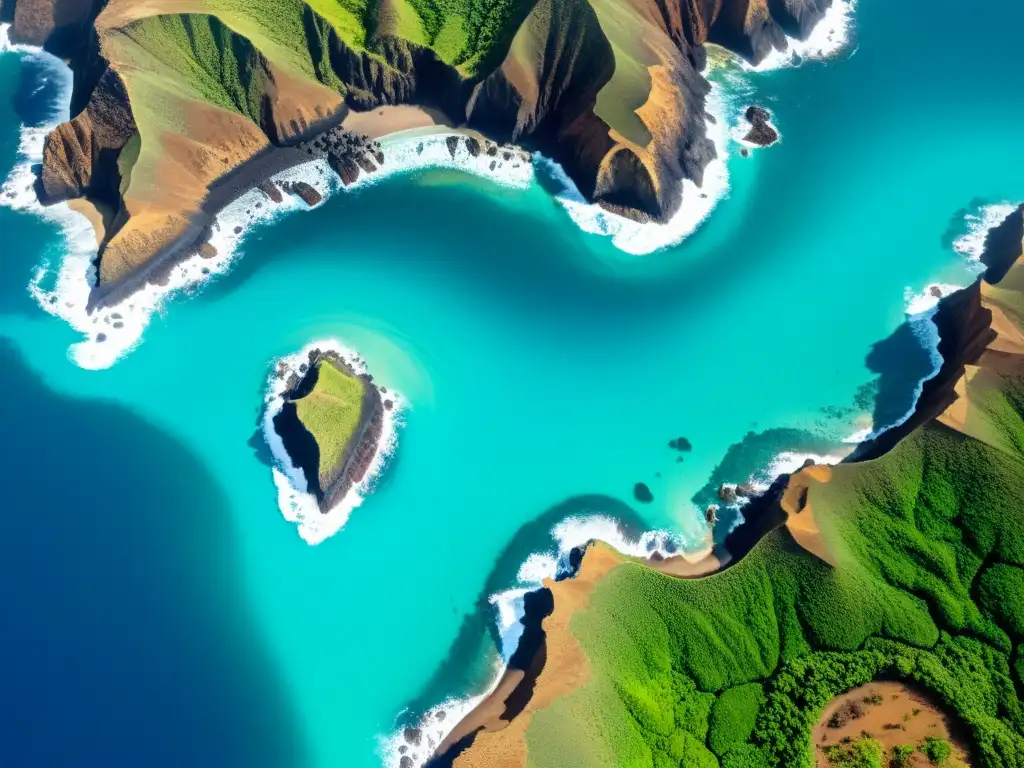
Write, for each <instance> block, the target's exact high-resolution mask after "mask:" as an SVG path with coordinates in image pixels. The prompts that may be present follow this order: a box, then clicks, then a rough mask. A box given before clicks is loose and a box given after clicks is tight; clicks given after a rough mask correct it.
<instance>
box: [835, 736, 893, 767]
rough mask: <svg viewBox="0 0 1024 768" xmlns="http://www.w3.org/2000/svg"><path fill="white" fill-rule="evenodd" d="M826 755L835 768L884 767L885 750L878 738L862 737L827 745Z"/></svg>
mask: <svg viewBox="0 0 1024 768" xmlns="http://www.w3.org/2000/svg"><path fill="white" fill-rule="evenodd" d="M825 756H826V757H827V758H828V762H829V765H832V766H835V768H882V764H883V763H882V761H883V760H884V759H885V750H883V749H882V744H881V743H880V742H879V741H878V739H872V738H861V739H857V740H855V741H850V742H846V743H843V744H833V745H832V746H830V747H825Z"/></svg>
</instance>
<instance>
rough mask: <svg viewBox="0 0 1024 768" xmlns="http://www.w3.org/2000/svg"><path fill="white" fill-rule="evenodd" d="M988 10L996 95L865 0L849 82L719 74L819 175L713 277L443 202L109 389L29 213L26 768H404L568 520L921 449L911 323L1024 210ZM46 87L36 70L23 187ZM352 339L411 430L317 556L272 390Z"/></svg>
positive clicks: (14, 320)
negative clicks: (968, 219) (266, 421)
mask: <svg viewBox="0 0 1024 768" xmlns="http://www.w3.org/2000/svg"><path fill="white" fill-rule="evenodd" d="M984 13H986V14H988V16H989V18H988V20H987V21H985V20H979V21H985V23H983V24H982V25H981V26H983V27H984V28H985V30H986V42H985V53H984V59H983V60H982V61H980V62H979V63H976V64H972V63H971V62H970V59H969V57H968V54H967V52H966V50H964V49H958V55H955V56H954V55H951V54H950V51H949V45H950V42H949V41H951V40H957V39H960V37H961V35H962V31H963V30H962V26H963V23H964V22H963V14H962V9H961V6H960V4H959V3H956V2H954V1H953V0H939V1H938V2H936V1H935V0H929V2H927V3H926V2H925V0H913V1H912V2H906V3H902V4H900V5H899V7H894V6H893V5H892V4H889V3H884V2H883V1H882V0H860V2H859V4H858V8H857V34H856V39H855V42H854V44H853V46H851V48H850V49H849V50H848V51H847V52H846V53H845V54H842V55H840V56H839V57H838V58H836V59H834V60H831V61H828V62H824V63H820V62H809V63H807V64H805V65H804V66H802V67H799V68H793V69H784V70H781V71H776V72H769V73H743V74H738V73H735V72H734V73H732V74H730V75H729V76H725V75H724V74H722V73H718V74H717V75H716V77H717V78H719V79H720V80H721V82H722V83H723V86H724V88H725V89H726V91H725V92H726V95H728V94H732V101H731V102H730V110H731V113H732V114H734V115H735V114H736V113H738V111H739V110H740V109H741V108H742V107H743V106H744V105H745V103H746V100H747V99H748V98H752V99H754V100H756V101H758V102H760V103H765V104H767V105H768V106H770V107H771V108H772V109H773V111H774V113H775V114H774V122H775V124H776V125H778V126H779V128H780V130H781V131H782V134H783V141H782V143H781V144H780V145H779V146H777V147H774V148H771V149H769V150H764V151H758V152H756V153H754V156H753V157H751V158H747V159H744V158H741V157H739V156H738V154H734V155H733V156H732V157H730V159H729V174H730V183H731V192H730V196H729V198H728V199H727V200H725V201H723V202H722V203H721V204H720V205H719V206H718V208H717V209H716V211H715V213H714V214H713V216H712V218H711V219H710V220H709V221H708V222H707V223H706V224H705V226H704V227H703V228H701V229H700V231H699V232H698V233H697V234H695V235H694V236H692V237H691V238H690V239H688V240H687V241H685V242H684V243H683V244H682V245H680V246H678V247H674V248H671V249H667V250H664V251H659V252H657V253H655V254H651V255H649V256H633V255H629V254H625V253H623V252H621V251H618V250H616V249H615V248H614V246H613V245H612V244H611V243H610V241H609V240H608V239H607V238H603V237H600V236H598V235H591V234H586V233H584V232H582V231H581V230H580V229H579V228H578V227H577V226H576V225H575V224H573V222H572V221H571V220H570V218H569V217H568V215H567V214H566V212H565V210H564V209H563V208H562V206H561V205H559V203H557V202H556V201H554V200H553V199H552V198H551V196H550V195H549V194H548V193H547V192H545V191H544V189H543V188H541V187H540V186H537V185H535V186H533V187H531V188H529V189H526V190H516V189H508V188H502V187H498V186H496V185H494V184H493V183H490V182H487V181H486V180H483V179H478V178H474V177H468V176H466V175H464V174H460V173H457V172H453V171H448V170H444V171H425V172H417V173H416V174H414V175H411V176H408V177H404V178H394V179H390V180H388V181H387V182H385V183H382V184H377V185H374V186H370V187H367V188H365V189H362V190H360V191H358V192H355V193H350V194H341V195H338V196H335V197H333V198H331V199H330V200H329V201H328V202H327V203H326V204H325V205H323V206H321V207H320V208H317V209H316V210H313V211H310V212H307V213H301V214H293V215H289V216H287V217H285V218H283V219H282V220H279V221H277V222H275V223H273V224H269V225H266V226H262V227H260V228H258V229H257V230H255V231H253V232H252V233H251V234H250V235H249V236H248V238H247V239H246V240H245V242H244V245H243V247H242V251H243V255H242V257H241V259H240V260H239V261H238V262H237V263H236V265H235V267H234V269H233V270H232V271H231V272H230V273H229V274H228V275H226V276H224V277H221V278H218V279H217V280H216V281H214V282H213V283H212V284H210V285H208V286H207V287H206V288H205V289H204V290H202V291H201V292H200V293H199V294H198V295H197V296H194V297H192V298H190V299H187V300H186V299H183V298H179V299H177V300H175V301H173V302H171V303H170V304H169V305H168V307H167V309H166V312H165V313H164V314H162V315H161V316H158V317H156V318H154V320H153V322H152V324H151V325H150V327H149V328H148V329H147V331H146V333H145V339H144V342H143V343H142V344H141V345H140V346H139V347H138V348H137V349H136V350H134V351H133V352H132V353H131V354H130V355H128V356H127V357H125V358H124V359H123V360H121V361H120V362H118V363H117V364H116V365H115V366H113V367H112V368H110V369H109V370H105V371H85V370H82V369H80V368H78V367H77V366H75V365H73V364H72V363H71V362H70V361H69V359H68V356H67V349H68V346H69V344H71V343H73V342H75V341H77V339H78V338H79V337H78V335H77V334H75V333H74V332H72V331H71V330H70V329H69V328H68V327H66V326H65V325H64V324H63V323H62V322H61V321H59V320H58V319H56V318H53V317H51V316H50V315H47V314H45V313H44V312H42V311H41V310H40V309H39V308H38V307H37V306H36V305H35V303H34V301H33V299H32V298H31V297H30V296H29V293H28V291H27V289H26V286H27V285H28V284H29V282H30V281H31V279H32V277H33V274H34V271H35V269H36V267H37V265H39V264H40V263H41V262H43V261H46V260H49V261H50V263H51V264H56V262H57V261H58V260H59V258H60V255H61V254H62V252H63V250H64V249H65V248H66V244H65V240H64V238H63V236H62V235H61V232H60V230H59V228H58V227H57V226H56V225H55V224H53V223H52V222H47V221H44V220H41V219H39V218H37V217H34V216H31V215H29V214H26V213H20V212H15V211H11V210H8V209H0V231H2V233H3V238H2V239H3V245H2V246H0V248H2V250H3V257H2V258H0V336H2V337H3V338H4V339H5V340H6V341H5V342H4V346H3V347H2V348H0V354H2V355H3V358H4V359H3V360H2V361H0V364H2V365H3V370H4V371H5V375H4V377H3V379H2V381H0V394H2V395H3V397H2V398H0V403H3V409H4V413H3V416H4V423H5V433H4V434H5V437H6V440H5V445H6V446H7V447H6V449H5V459H6V460H5V461H4V463H3V465H2V467H0V479H2V480H3V482H4V487H5V493H6V498H7V499H8V504H7V505H5V506H6V507H7V514H5V515H4V516H3V526H4V530H3V532H4V534H5V535H3V536H2V537H0V541H2V542H3V543H2V544H0V547H2V556H0V562H3V563H4V565H3V566H2V567H3V568H4V569H5V576H6V577H7V578H6V582H7V583H8V584H15V585H17V588H16V590H15V591H14V592H13V594H11V593H8V596H7V597H5V599H4V603H3V604H4V607H5V608H6V609H7V615H8V616H10V617H12V621H13V623H14V624H16V625H17V627H18V631H16V632H12V633H5V637H4V639H3V640H2V641H0V643H2V646H0V647H2V648H3V650H4V651H5V655H6V656H7V657H8V658H17V659H19V665H18V666H19V669H18V670H17V674H16V675H15V680H14V685H13V690H14V695H12V696H7V697H5V700H6V701H7V702H8V704H7V705H5V707H4V714H5V715H6V716H7V717H8V720H9V722H16V723H18V724H19V728H18V729H16V730H14V731H13V732H12V733H13V735H12V736H11V737H9V738H8V739H5V740H4V745H3V746H2V747H0V750H2V751H3V753H4V754H5V757H6V758H7V760H6V762H9V763H11V764H33V765H60V764H67V762H68V757H67V755H66V754H61V753H60V752H59V751H58V750H59V749H61V748H67V745H66V744H65V745H63V746H62V745H61V744H59V743H58V742H59V740H57V739H54V738H53V735H54V734H55V733H59V734H61V735H65V734H66V735H67V738H66V739H65V741H66V742H67V744H73V745H74V747H75V750H76V754H77V755H78V756H79V757H80V758H81V759H78V760H76V761H75V762H77V763H78V764H85V763H90V762H96V761H99V760H103V761H105V762H107V763H108V764H114V765H117V764H127V763H129V762H131V763H138V762H144V763H146V764H153V765H161V764H168V765H170V764H172V763H173V764H175V765H180V764H182V763H186V764H190V765H214V764H216V765H246V766H259V765H267V766H281V765H311V766H314V765H315V766H339V765H343V766H346V767H349V766H352V767H355V768H358V767H361V766H377V765H379V764H380V760H381V758H380V754H379V750H380V739H381V738H382V737H384V736H386V735H388V734H389V733H390V732H391V731H392V730H393V729H394V727H395V724H396V722H397V721H396V718H399V716H400V715H401V714H402V713H403V710H405V708H406V707H411V708H412V710H413V712H407V713H405V715H404V717H405V718H411V717H412V716H413V714H414V711H415V710H420V709H425V708H426V707H429V706H431V705H433V704H436V703H438V702H439V701H440V700H442V699H444V698H445V697H447V696H462V695H465V694H466V693H469V692H472V691H474V690H478V689H479V688H480V687H481V686H483V685H485V684H486V682H487V678H488V676H489V674H490V673H491V670H492V664H493V662H494V642H495V640H494V633H493V630H492V628H491V627H492V626H493V625H492V622H493V617H494V608H493V607H492V606H491V605H490V603H488V601H487V598H488V597H489V596H490V595H492V594H494V593H496V592H499V591H502V590H505V589H508V588H510V587H514V586H515V585H516V574H517V572H518V570H519V567H520V565H521V564H522V563H523V561H524V560H525V559H526V558H527V556H528V555H529V554H530V553H531V552H535V551H537V550H543V549H547V548H549V547H550V546H551V537H550V531H551V529H552V527H553V526H554V525H555V524H556V523H557V522H559V521H560V520H562V519H564V518H565V517H567V516H573V515H585V514H606V515H611V516H614V517H617V518H622V519H625V520H627V522H628V523H629V526H630V528H631V530H634V531H637V532H638V531H640V530H643V529H653V528H664V529H668V530H671V531H672V532H675V533H677V534H679V540H680V541H681V542H683V543H685V544H689V545H692V546H696V545H697V544H698V543H699V542H700V540H701V537H702V535H703V530H704V529H703V523H702V519H703V515H702V513H701V511H700V507H699V506H698V505H696V504H694V502H693V499H694V497H697V500H698V501H699V502H700V503H701V504H703V503H706V501H707V500H708V496H709V494H708V490H709V488H708V483H709V481H710V482H712V483H717V482H720V481H725V480H729V481H742V480H745V479H746V476H747V475H749V474H750V473H752V472H755V471H756V470H758V469H759V468H763V467H765V466H766V465H768V464H770V462H771V460H772V459H773V457H775V456H776V455H777V454H779V453H780V452H782V451H793V452H797V453H799V452H802V451H807V452H814V453H819V454H820V453H829V452H838V451H840V450H842V448H843V445H842V443H841V440H842V438H843V437H846V436H848V435H850V434H851V433H854V432H857V431H858V430H861V429H863V427H864V426H865V421H864V419H865V418H866V417H867V416H869V415H870V414H871V412H872V411H877V415H878V416H879V418H881V419H889V418H892V417H893V416H894V415H898V414H899V413H900V412H901V411H902V410H903V405H901V404H905V403H906V401H907V397H908V392H912V390H913V384H914V383H915V382H916V379H917V378H919V377H920V376H921V375H923V374H924V373H925V372H926V371H927V370H928V368H929V366H930V362H929V361H928V359H927V355H926V354H924V353H922V351H921V350H920V348H919V347H918V346H917V344H918V342H917V337H916V336H915V335H914V333H913V332H911V330H909V329H907V328H904V329H903V330H901V326H902V324H903V323H904V321H905V320H906V315H905V310H906V307H907V303H908V291H909V293H910V294H913V293H916V292H920V291H921V290H923V289H924V287H925V286H926V285H927V284H929V283H933V282H940V283H952V284H965V283H966V282H967V281H969V280H970V279H972V277H973V274H974V272H973V270H972V269H971V268H970V267H969V266H968V265H967V264H966V263H965V259H964V258H963V256H961V255H960V254H958V253H956V252H955V251H954V250H953V248H952V241H953V240H954V238H955V237H957V236H959V235H961V234H963V232H964V230H965V224H964V217H965V215H966V214H967V213H969V212H977V211H978V210H979V209H980V208H981V207H982V206H983V205H984V204H987V203H994V202H999V201H1003V200H1017V199H1022V198H1024V177H1022V176H1021V174H1020V169H1021V168H1022V167H1024V146H1022V144H1021V142H1020V138H1019V137H1020V130H1019V129H1020V125H1021V124H1022V119H1024V104H1022V103H1021V102H1020V100H1019V99H1014V98H1012V94H1013V93H1015V92H1016V89H1017V88H1018V83H1017V79H1018V77H1019V72H1020V71H1022V70H1024V66H1022V65H1024V58H1022V57H1024V53H1022V51H1021V48H1020V46H1019V45H1018V44H1017V41H1016V39H1015V37H1014V30H1015V29H1017V28H1019V26H1020V24H1021V23H1024V8H1021V7H1018V6H1017V5H1016V4H1014V3H1011V2H1009V0H1000V2H997V3H995V4H994V5H993V4H990V5H989V6H988V7H986V9H985V11H984ZM972 55H974V56H977V54H972ZM45 72H46V70H45V69H44V68H41V67H39V66H37V65H36V64H34V63H33V60H32V57H31V56H30V55H26V54H23V53H7V54H4V55H0V100H2V102H3V103H5V104H7V103H10V104H13V105H14V106H15V107H16V108H17V110H18V111H17V114H11V113H10V112H9V111H8V110H4V111H3V112H2V117H0V167H2V168H3V169H4V172H6V169H7V168H9V167H11V166H12V165H13V164H14V163H15V162H16V160H17V157H16V155H17V147H18V139H19V123H20V122H21V121H22V120H27V121H30V122H31V121H32V120H36V119H41V116H40V115H39V114H33V110H36V111H38V109H39V108H38V104H39V102H40V100H41V98H42V97H43V96H45V94H37V95H36V98H35V99H30V98H29V94H31V92H32V91H33V90H34V89H35V88H36V87H38V85H39V82H40V77H41V76H43V75H45ZM747 92H749V97H748V95H743V94H745V93H747ZM734 149H735V147H734ZM327 337H335V338H338V339H340V340H342V341H343V342H344V343H345V344H347V345H348V346H350V347H352V348H355V349H357V350H358V351H359V352H360V353H361V354H362V355H363V356H364V357H365V358H366V359H367V361H368V364H369V366H370V369H371V371H372V372H373V373H374V375H375V377H376V378H377V379H379V380H380V381H381V382H382V383H384V384H385V385H387V386H388V387H390V388H395V389H398V390H399V391H401V392H402V394H403V395H404V396H405V398H406V400H407V401H408V403H409V408H408V410H407V411H406V414H405V421H406V424H405V426H404V427H402V428H401V430H400V432H399V439H398V448H397V451H396V453H395V454H394V456H393V457H392V459H391V460H390V462H389V464H388V466H387V467H386V469H385V471H384V473H383V475H382V478H381V480H380V482H379V483H378V486H377V488H376V490H375V492H374V493H373V494H372V495H371V496H370V497H369V498H368V500H367V501H365V502H364V503H363V504H362V505H361V506H360V507H358V508H357V509H356V510H355V511H354V512H353V513H352V516H351V518H350V520H349V521H348V523H347V525H346V526H345V527H344V528H343V529H342V530H341V531H340V532H339V533H338V534H337V535H335V536H334V537H332V538H330V539H328V540H327V541H326V542H324V543H323V544H321V545H319V546H317V547H310V546H309V545H307V544H306V543H305V542H304V541H303V540H302V539H301V538H300V537H299V536H298V535H297V532H296V530H295V527H294V525H293V524H291V523H289V522H286V521H285V520H284V519H283V517H282V516H281V514H280V512H279V511H278V509H277V493H276V490H275V487H274V484H273V481H272V478H271V470H270V468H269V466H268V465H267V463H266V462H267V460H268V459H267V449H266V446H265V444H264V443H263V441H262V440H261V439H260V438H259V436H258V428H259V425H258V420H259V417H260V408H261V405H262V402H263V397H264V386H265V382H266V377H267V374H268V366H269V364H270V361H271V360H272V359H274V358H277V357H280V356H282V355H286V354H289V353H292V352H294V351H296V350H298V349H300V348H301V347H303V346H305V345H306V344H307V343H308V342H310V341H311V340H314V339H319V338H327ZM876 345H879V346H876ZM883 373H884V374H885V375H886V377H885V383H884V385H883V386H882V387H881V388H880V389H879V388H878V387H877V386H876V387H874V389H872V387H871V383H872V382H874V381H875V380H876V379H877V377H878V376H879V374H883ZM875 390H878V391H880V392H881V394H882V397H881V401H880V402H878V403H875V402H874V400H873V399H872V397H871V393H872V392H873V391H875ZM751 433H752V434H751ZM748 435H750V436H749V437H748ZM679 436H685V437H686V438H687V439H688V440H689V441H690V442H691V443H692V445H693V451H692V452H691V453H686V454H679V453H678V452H675V451H673V450H671V449H669V448H668V445H667V444H668V441H669V440H670V439H672V438H675V437H679ZM680 457H682V458H683V461H682V462H681V463H679V462H678V461H677V459H678V458H680ZM637 482H645V483H646V484H647V485H649V486H650V488H651V490H652V491H653V494H654V497H655V498H654V502H653V503H652V504H649V505H643V504H638V503H636V502H635V501H634V500H633V497H632V489H633V485H634V484H635V483H637ZM711 487H712V488H713V486H711ZM12 512H13V513H12ZM446 660H447V663H446ZM11 718H16V719H13V720H12V719H11Z"/></svg>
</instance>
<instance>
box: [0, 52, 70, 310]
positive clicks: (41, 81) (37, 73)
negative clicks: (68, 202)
mask: <svg viewBox="0 0 1024 768" xmlns="http://www.w3.org/2000/svg"><path fill="white" fill-rule="evenodd" d="M46 74H47V70H46V67H45V66H44V64H43V63H42V62H41V61H39V60H36V59H35V58H34V57H32V56H23V57H18V56H11V55H3V54H0V104H2V105H4V106H6V107H8V111H6V112H5V111H4V110H0V115H2V117H0V183H3V182H6V181H7V178H8V175H9V174H10V172H11V170H12V168H13V167H14V166H15V164H16V163H17V162H18V160H19V155H18V149H19V140H20V133H21V125H22V123H24V124H25V125H30V126H31V125H38V124H40V122H45V120H46V119H47V117H48V115H49V113H50V112H51V111H52V107H51V106H48V105H51V104H52V103H53V101H54V100H55V99H56V97H57V94H56V90H57V85H56V84H55V83H53V82H51V81H50V80H49V79H48V78H47V77H46ZM0 232H2V233H3V242H2V243H0V313H5V314H19V315H25V316H28V317H33V318H38V317H39V315H40V312H39V307H37V306H36V303H35V300H34V299H33V298H32V296H31V295H30V294H29V292H28V290H26V288H27V286H28V284H29V282H30V281H31V280H32V276H33V273H34V272H35V269H36V267H37V266H38V265H39V263H40V262H41V260H42V257H43V254H44V252H45V251H46V250H47V244H48V243H49V244H56V245H57V247H58V248H61V249H62V248H63V236H62V235H61V234H60V233H59V230H58V228H57V226H56V225H55V224H52V223H50V222H47V221H43V220H41V219H40V218H38V217H37V216H36V215H34V214H31V213H24V212H19V211H13V210H11V209H9V208H5V207H2V206H0Z"/></svg>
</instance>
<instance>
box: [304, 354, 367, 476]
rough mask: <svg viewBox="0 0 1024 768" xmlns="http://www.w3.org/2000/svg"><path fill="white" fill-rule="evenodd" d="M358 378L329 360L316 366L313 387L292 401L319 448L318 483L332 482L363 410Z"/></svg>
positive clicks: (361, 383)
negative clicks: (315, 378)
mask: <svg viewBox="0 0 1024 768" xmlns="http://www.w3.org/2000/svg"><path fill="white" fill-rule="evenodd" d="M364 386H365V385H364V383H363V381H362V380H361V379H359V378H357V377H355V376H351V375H349V374H348V373H345V372H344V371H341V370H340V369H338V368H337V367H336V366H335V365H334V364H333V363H331V362H330V361H329V360H323V361H321V363H320V366H319V375H318V376H317V380H316V385H315V386H314V387H313V390H312V391H311V392H310V393H309V394H308V395H306V396H305V397H303V398H300V399H299V400H296V401H295V408H296V411H297V413H298V416H299V421H301V422H302V424H303V426H305V427H306V429H308V430H309V433H310V434H311V435H313V438H314V439H315V440H316V443H317V446H318V447H319V448H320V485H321V487H322V488H326V486H327V485H328V484H329V483H330V482H331V478H332V475H333V473H334V472H335V471H336V470H337V469H338V467H339V466H341V464H342V462H343V461H344V458H345V452H346V451H347V450H348V447H349V443H350V442H351V440H352V436H353V435H354V434H355V431H356V427H357V426H358V425H359V417H360V414H361V413H362V409H363V388H364Z"/></svg>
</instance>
